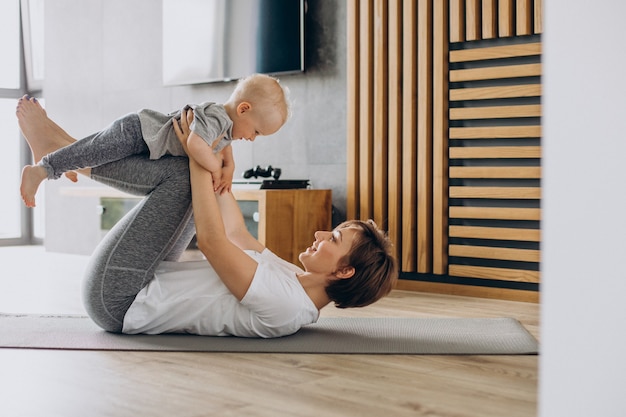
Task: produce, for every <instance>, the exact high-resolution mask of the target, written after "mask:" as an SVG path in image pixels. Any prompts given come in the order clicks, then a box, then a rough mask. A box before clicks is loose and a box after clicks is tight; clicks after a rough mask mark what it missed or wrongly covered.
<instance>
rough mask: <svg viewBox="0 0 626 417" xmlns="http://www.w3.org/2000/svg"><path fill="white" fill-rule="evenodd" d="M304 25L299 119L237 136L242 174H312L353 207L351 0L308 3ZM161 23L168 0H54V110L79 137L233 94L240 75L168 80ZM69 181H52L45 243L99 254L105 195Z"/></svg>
mask: <svg viewBox="0 0 626 417" xmlns="http://www.w3.org/2000/svg"><path fill="white" fill-rule="evenodd" d="M305 26H306V59H305V61H306V67H307V70H306V72H305V73H304V74H297V75H284V76H281V77H280V79H281V82H282V83H283V84H285V85H286V86H288V87H289V89H290V90H291V98H292V100H293V102H294V103H293V117H292V118H291V119H290V120H289V121H288V122H287V124H286V125H285V126H284V127H283V128H282V129H281V130H280V131H279V132H278V133H277V134H275V135H272V136H271V137H268V138H260V139H259V140H257V141H255V142H254V144H252V143H249V142H246V143H235V144H234V145H233V149H234V155H235V163H236V165H237V170H236V173H235V174H236V175H240V174H241V173H242V172H243V171H245V170H246V169H248V168H252V167H254V166H256V165H261V166H266V165H270V164H271V165H272V166H274V167H279V168H281V169H282V177H281V178H283V179H289V178H291V179H302V178H306V179H311V183H312V185H313V187H315V188H330V189H332V191H333V204H334V205H335V206H337V207H338V208H339V209H340V210H341V211H344V210H345V206H346V188H347V187H346V173H347V169H346V120H347V115H346V62H345V55H346V54H345V48H346V36H345V30H346V5H345V2H343V1H341V2H337V1H335V0H315V1H309V2H308V13H307V17H306V25H305ZM161 27H162V3H161V1H159V0H89V1H85V0H55V1H49V2H46V4H45V48H46V57H45V64H46V77H45V83H44V95H45V98H46V105H47V110H48V114H49V115H50V116H51V117H52V118H53V119H54V120H55V121H57V123H59V124H60V125H61V126H62V127H63V128H65V129H66V130H67V131H68V132H69V133H70V134H71V135H73V136H75V137H83V136H86V135H88V134H91V133H93V132H94V131H97V130H99V129H101V128H103V127H105V126H106V125H107V124H109V123H110V122H111V121H113V120H114V119H115V118H117V117H119V116H122V115H124V114H126V113H128V112H131V111H136V110H139V109H141V108H152V109H157V110H160V111H163V112H166V113H167V112H170V111H172V110H175V109H177V108H180V107H182V106H183V105H184V104H185V103H190V102H191V103H198V102H203V101H215V102H224V101H225V100H226V99H227V98H228V96H229V95H230V93H231V92H232V90H233V88H234V83H216V84H203V85H194V86H178V87H164V86H163V85H162V78H161V75H162V74H161V73H162V71H161V68H162V59H161V44H162V40H161V37H162V29H161ZM184 37H185V34H184V33H181V40H182V39H184ZM188 42H193V39H189V40H188ZM182 58H183V59H184V57H182ZM81 183H82V184H89V185H90V186H93V184H90V182H89V181H87V180H81ZM68 187H72V185H71V184H70V183H69V182H68V181H67V180H65V179H61V180H59V181H48V182H47V183H46V211H47V221H46V239H45V245H46V248H47V249H48V250H51V251H60V252H70V253H82V254H90V253H91V252H92V250H93V249H94V247H95V245H96V244H97V243H98V241H99V240H100V232H99V215H98V213H97V208H96V206H97V205H98V200H97V199H95V198H85V197H68V196H63V195H61V194H62V192H63V191H64V190H66V189H67V188H68Z"/></svg>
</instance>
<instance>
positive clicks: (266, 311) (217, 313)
mask: <svg viewBox="0 0 626 417" xmlns="http://www.w3.org/2000/svg"><path fill="white" fill-rule="evenodd" d="M246 253H247V254H248V255H250V257H252V258H253V259H254V260H256V261H257V262H258V264H259V265H258V267H257V269H256V273H255V274H254V278H253V279H252V283H251V284H250V288H248V291H247V292H246V295H245V296H244V298H243V299H242V300H241V302H240V301H238V300H237V298H236V297H235V296H234V295H232V294H231V292H230V291H229V290H228V288H226V286H225V285H224V283H223V282H222V280H221V279H220V278H219V276H218V275H217V273H216V272H215V270H214V269H213V268H212V267H211V265H210V264H209V263H208V262H207V261H192V262H166V261H164V262H162V263H161V264H160V265H159V267H158V268H157V270H156V272H155V276H154V279H153V280H152V281H151V282H150V283H149V284H148V285H147V286H146V287H144V288H143V289H142V290H141V291H140V292H139V293H138V294H137V296H136V297H135V301H133V303H132V304H131V306H130V308H129V309H128V311H127V312H126V316H124V327H123V330H122V331H123V332H124V333H130V334H137V333H147V334H159V333H193V334H199V335H205V336H241V337H264V338H268V337H280V336H286V335H289V334H293V333H295V332H297V331H298V330H299V329H300V328H301V327H302V326H304V325H307V324H311V323H315V322H316V321H317V319H318V317H319V311H318V310H317V308H316V307H315V304H313V301H312V300H311V299H310V298H309V296H308V295H307V293H306V292H305V291H304V288H303V287H302V285H301V284H300V281H298V278H297V276H296V274H297V273H301V272H303V271H302V270H301V269H300V268H298V267H297V266H295V265H293V264H290V263H288V262H286V261H284V260H282V259H280V258H279V257H278V256H276V255H275V254H274V253H272V252H271V251H270V250H268V249H265V250H264V251H263V252H262V253H259V252H255V251H246Z"/></svg>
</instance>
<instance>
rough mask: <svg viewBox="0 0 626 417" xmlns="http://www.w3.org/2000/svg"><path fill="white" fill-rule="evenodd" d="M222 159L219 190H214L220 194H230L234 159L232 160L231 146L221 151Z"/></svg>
mask: <svg viewBox="0 0 626 417" xmlns="http://www.w3.org/2000/svg"><path fill="white" fill-rule="evenodd" d="M222 159H223V160H224V162H223V164H222V183H221V184H220V186H219V189H217V190H216V191H217V192H218V193H220V194H221V193H223V192H224V191H226V192H230V190H231V188H232V185H233V176H234V174H235V159H234V158H233V148H232V146H231V145H229V146H227V147H225V148H224V149H222Z"/></svg>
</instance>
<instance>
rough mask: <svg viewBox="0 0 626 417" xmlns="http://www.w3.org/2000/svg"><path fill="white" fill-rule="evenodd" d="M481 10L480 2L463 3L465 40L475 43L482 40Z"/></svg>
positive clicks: (472, 0) (468, 1) (473, 0)
mask: <svg viewBox="0 0 626 417" xmlns="http://www.w3.org/2000/svg"><path fill="white" fill-rule="evenodd" d="M481 20H482V10H481V7H480V0H466V1H465V26H466V29H465V33H466V35H465V40H466V41H477V40H479V39H482V23H481Z"/></svg>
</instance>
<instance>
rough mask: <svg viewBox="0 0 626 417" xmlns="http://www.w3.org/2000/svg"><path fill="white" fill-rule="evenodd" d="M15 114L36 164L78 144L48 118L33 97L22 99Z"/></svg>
mask: <svg viewBox="0 0 626 417" xmlns="http://www.w3.org/2000/svg"><path fill="white" fill-rule="evenodd" d="M15 113H16V115H17V121H18V124H19V126H20V129H21V131H22V135H24V137H25V138H26V142H28V146H29V147H30V150H31V152H32V153H33V159H34V161H35V163H37V162H39V161H40V160H41V158H43V157H44V156H46V155H47V154H49V153H50V152H54V151H56V150H57V149H59V148H62V147H64V146H67V145H69V144H71V143H73V142H76V139H74V138H72V137H71V136H70V135H68V134H67V132H65V131H64V130H63V129H61V127H60V126H59V125H57V124H56V123H54V122H53V121H52V120H50V118H48V115H47V114H46V111H45V110H44V108H43V107H41V105H40V104H39V102H38V101H37V99H35V98H33V97H30V98H29V97H28V96H24V97H22V98H20V99H19V100H18V102H17V109H16V111H15Z"/></svg>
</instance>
